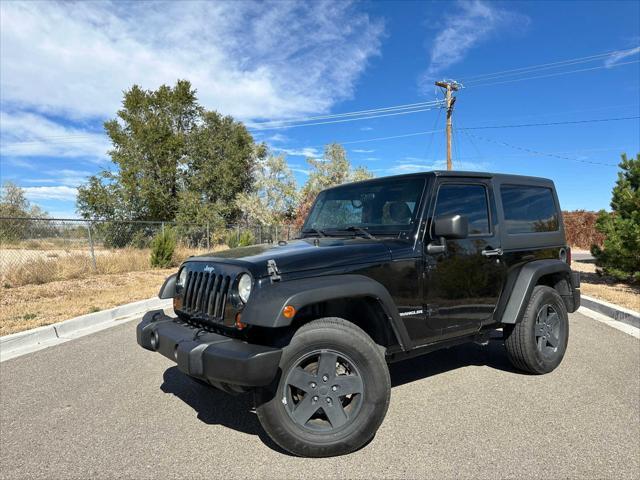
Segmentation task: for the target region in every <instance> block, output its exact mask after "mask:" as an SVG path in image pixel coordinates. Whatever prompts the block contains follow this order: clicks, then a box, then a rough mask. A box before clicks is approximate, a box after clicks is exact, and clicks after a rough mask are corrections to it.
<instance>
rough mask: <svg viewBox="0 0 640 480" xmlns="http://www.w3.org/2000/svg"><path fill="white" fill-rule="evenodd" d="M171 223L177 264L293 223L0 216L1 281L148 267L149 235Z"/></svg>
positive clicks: (289, 230) (292, 234)
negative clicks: (196, 255) (234, 223)
mask: <svg viewBox="0 0 640 480" xmlns="http://www.w3.org/2000/svg"><path fill="white" fill-rule="evenodd" d="M165 229H172V230H173V232H174V233H175V236H176V240H177V247H176V251H175V255H174V261H175V263H176V264H178V263H180V262H181V261H182V260H184V259H185V258H186V257H188V256H190V255H195V254H203V253H207V252H215V251H219V250H223V249H226V248H233V247H238V246H248V245H253V244H261V243H277V242H278V241H282V240H285V241H286V240H292V239H294V238H296V237H297V236H298V235H299V231H298V230H297V229H296V228H295V227H293V226H292V225H226V226H220V225H215V226H214V225H210V224H204V225H200V224H177V223H174V222H148V221H101V220H78V219H60V218H14V217H0V279H1V281H2V284H3V286H5V287H14V286H20V285H26V284H39V283H47V282H50V281H54V280H66V279H73V278H82V277H84V276H88V275H91V274H100V273H125V272H129V271H139V270H146V269H149V268H151V267H150V264H149V257H150V252H151V242H152V240H153V238H154V237H155V236H156V235H158V234H159V233H161V232H162V231H164V230H165Z"/></svg>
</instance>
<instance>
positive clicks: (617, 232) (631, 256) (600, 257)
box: [591, 154, 640, 283]
mask: <svg viewBox="0 0 640 480" xmlns="http://www.w3.org/2000/svg"><path fill="white" fill-rule="evenodd" d="M619 167H620V170H621V171H620V172H618V180H617V181H616V185H615V187H613V194H612V199H611V209H612V212H610V213H607V212H605V211H604V210H602V211H600V213H599V215H598V220H597V221H596V228H597V229H598V231H599V232H601V233H603V234H604V236H605V240H604V245H603V248H600V247H598V246H596V245H594V246H593V247H591V252H592V253H593V255H594V257H595V258H596V265H597V266H598V267H600V268H601V271H602V273H604V274H606V275H610V276H612V277H615V278H617V279H619V280H626V281H632V282H637V283H640V154H638V155H636V158H628V157H627V155H626V154H623V155H622V161H621V162H620V164H619Z"/></svg>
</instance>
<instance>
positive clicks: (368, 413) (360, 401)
mask: <svg viewBox="0 0 640 480" xmlns="http://www.w3.org/2000/svg"><path fill="white" fill-rule="evenodd" d="M317 352H322V353H317ZM323 353H324V354H325V355H327V356H325V357H322V358H331V361H328V362H325V363H323V360H321V355H322V354H323ZM335 354H337V358H339V359H341V360H339V361H342V359H348V363H349V364H351V363H353V365H352V366H353V371H357V373H358V376H359V377H360V378H361V382H360V383H359V385H360V387H359V388H361V390H362V392H361V393H360V394H353V395H348V396H346V397H342V400H340V402H341V404H340V409H341V411H342V412H346V411H347V410H346V408H350V409H351V410H350V415H352V416H349V418H348V420H346V421H345V422H346V423H344V424H343V425H341V426H340V427H339V428H334V425H333V424H334V422H333V421H331V422H330V421H329V420H330V418H329V415H328V414H325V410H324V409H323V408H322V406H323V405H324V402H325V401H326V402H327V408H330V406H331V404H330V403H329V402H330V401H331V400H330V399H329V397H328V396H331V395H332V392H331V389H332V387H331V384H332V382H331V379H330V378H329V379H328V380H324V381H325V382H326V383H324V384H323V383H322V382H323V378H324V377H323V375H322V373H321V371H320V370H321V365H322V366H323V367H322V368H323V371H324V370H325V366H326V365H331V363H333V358H334V357H333V356H331V355H335ZM313 355H318V356H317V357H316V358H317V359H318V360H317V362H316V363H315V366H313V365H314V364H313V363H312V364H311V366H310V367H308V368H310V371H311V372H312V374H313V375H316V377H314V378H318V382H317V384H318V385H317V386H314V387H313V388H314V389H316V388H318V389H319V388H320V387H321V388H323V393H322V394H321V392H320V391H319V390H313V391H312V390H310V392H316V391H318V396H315V393H306V392H305V393H304V397H302V398H303V399H306V398H307V397H306V396H307V395H312V397H309V399H307V400H309V401H311V400H312V399H313V398H317V399H318V403H317V405H318V410H315V413H314V414H312V417H311V418H310V419H308V420H307V421H305V420H302V421H300V420H299V419H298V420H296V419H294V417H296V416H297V414H294V413H293V410H295V408H296V407H299V406H301V405H302V400H297V401H298V403H297V404H295V403H294V402H295V400H294V401H293V402H292V401H291V395H292V392H294V391H295V392H298V393H300V394H301V391H298V390H297V389H296V388H292V386H291V385H292V383H287V379H289V378H292V375H295V374H296V373H297V372H299V370H300V369H301V365H302V364H301V363H300V362H304V359H305V358H313ZM340 355H343V356H344V357H341V356H340ZM305 356H306V357H305ZM339 361H338V362H336V363H334V365H333V366H332V368H333V370H334V373H335V372H336V371H339V369H340V368H341V367H340V365H341V364H340V363H339ZM344 363H347V360H344ZM314 368H317V370H316V371H315V373H313V371H314V370H313V369H314ZM302 370H303V372H305V375H306V370H304V369H302ZM352 374H353V373H351V374H350V375H352ZM296 378H297V377H296ZM304 378H305V381H306V380H307V377H306V376H305V377H304ZM308 378H310V379H311V377H308ZM334 378H335V379H340V378H342V379H343V380H344V379H345V377H343V376H342V374H340V375H336V376H335V377H334ZM311 380H312V379H311ZM311 380H310V382H309V385H316V382H315V381H311ZM336 382H339V380H336ZM336 388H338V389H339V388H340V387H336ZM346 388H349V387H345V391H346ZM354 388H355V387H354ZM327 392H328V393H327ZM334 393H335V392H334ZM390 394H391V381H390V378H389V370H388V368H387V363H386V361H385V358H384V353H383V351H382V349H381V348H380V347H379V346H378V345H376V344H375V343H374V342H373V340H372V339H371V337H369V336H368V335H367V334H366V333H365V332H364V331H363V330H362V329H360V328H359V327H357V326H356V325H354V324H352V323H350V322H348V321H346V320H343V319H341V318H322V319H319V320H314V321H312V322H310V323H308V324H306V325H303V326H302V327H301V328H300V329H299V330H298V331H297V332H296V333H295V335H294V336H293V338H292V339H291V342H290V344H289V345H288V346H287V347H285V348H284V350H283V354H282V359H281V361H280V375H279V377H278V378H277V379H276V380H275V381H274V382H273V383H272V385H270V386H269V387H266V388H262V389H259V390H256V395H255V397H256V412H257V414H258V419H259V420H260V423H261V424H262V426H263V428H264V429H265V431H266V432H267V434H269V436H270V437H271V438H272V439H273V440H274V441H275V442H276V443H277V444H278V445H279V446H280V447H282V448H283V449H285V450H287V451H288V452H291V453H293V454H294V455H299V456H305V457H328V456H335V455H343V454H346V453H349V452H352V451H354V450H357V449H358V448H360V447H362V446H363V445H365V444H366V443H367V442H369V441H370V440H371V439H372V438H373V436H374V435H375V433H376V431H377V430H378V428H379V427H380V424H381V423H382V421H383V419H384V417H385V415H386V413H387V409H388V407H389V399H390ZM323 395H325V396H323ZM327 395H328V396H327ZM358 395H361V397H358ZM287 398H290V400H289V401H287ZM295 398H299V397H295ZM332 400H333V401H334V402H335V401H336V400H338V397H336V396H333V397H332ZM345 402H353V404H352V405H347V407H346V408H343V407H342V405H343V404H344V403H345ZM356 402H357V409H356V408H352V407H354V405H355V404H356ZM315 405H316V403H315V402H314V403H313V405H312V406H309V409H311V410H312V409H313V408H314V406H315ZM323 416H325V419H324V420H323V419H322V418H319V419H317V418H316V417H323ZM303 418H304V416H303ZM314 418H315V419H314ZM345 418H346V416H345ZM305 422H306V423H305ZM312 422H320V423H322V422H324V423H325V424H326V425H327V426H326V427H324V428H329V429H332V430H327V431H313V430H310V428H312V427H310V426H309V424H311V423H312ZM335 423H336V425H338V424H339V422H335Z"/></svg>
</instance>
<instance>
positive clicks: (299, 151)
mask: <svg viewBox="0 0 640 480" xmlns="http://www.w3.org/2000/svg"><path fill="white" fill-rule="evenodd" d="M272 150H274V151H276V152H281V153H285V154H287V155H290V156H292V157H313V158H318V157H322V152H320V151H319V150H318V149H317V148H315V147H302V148H279V147H272Z"/></svg>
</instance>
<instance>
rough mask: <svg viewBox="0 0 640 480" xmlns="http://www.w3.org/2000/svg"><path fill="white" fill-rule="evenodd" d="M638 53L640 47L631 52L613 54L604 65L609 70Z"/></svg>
mask: <svg viewBox="0 0 640 480" xmlns="http://www.w3.org/2000/svg"><path fill="white" fill-rule="evenodd" d="M638 53H640V47H635V48H631V49H629V50H623V51H621V52H617V53H612V54H611V55H609V56H608V57H607V59H606V60H605V61H604V65H605V67H607V68H609V67H613V66H614V65H615V64H616V63H618V62H619V61H620V60H622V59H623V58H627V57H632V56H633V55H636V54H638Z"/></svg>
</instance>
